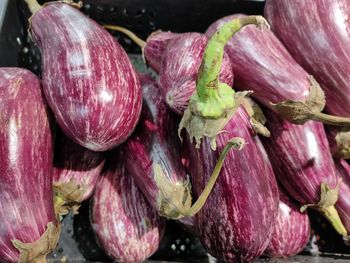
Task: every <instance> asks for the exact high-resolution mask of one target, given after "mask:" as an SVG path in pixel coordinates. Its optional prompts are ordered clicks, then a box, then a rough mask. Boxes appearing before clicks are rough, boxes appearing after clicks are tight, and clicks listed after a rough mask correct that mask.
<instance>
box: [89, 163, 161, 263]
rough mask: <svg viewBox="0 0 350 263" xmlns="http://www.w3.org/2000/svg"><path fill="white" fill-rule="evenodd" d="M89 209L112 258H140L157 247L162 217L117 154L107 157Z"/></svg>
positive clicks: (126, 259) (100, 240)
mask: <svg viewBox="0 0 350 263" xmlns="http://www.w3.org/2000/svg"><path fill="white" fill-rule="evenodd" d="M116 157H117V158H116ZM91 213H92V214H91V219H92V227H93V229H94V231H95V233H96V235H97V238H98V240H99V243H100V244H101V246H102V247H103V248H104V250H105V251H106V252H107V254H108V255H109V256H110V257H112V258H113V259H114V260H116V261H118V262H142V261H144V260H146V259H147V258H148V257H150V256H151V255H152V254H153V253H154V252H155V251H156V250H157V249H158V246H159V242H160V240H161V238H162V236H163V233H164V229H165V220H163V219H162V218H160V217H159V216H158V215H157V211H156V210H154V209H153V208H152V207H151V206H150V205H149V203H148V202H147V200H146V199H145V197H144V196H143V194H142V192H141V191H140V190H139V188H138V187H137V185H136V183H135V181H134V179H133V177H132V176H131V175H130V174H129V172H128V171H127V170H126V168H125V165H124V164H123V163H122V161H121V158H120V157H119V156H114V158H113V159H111V160H110V164H109V166H108V167H107V168H106V171H105V173H104V175H103V176H102V177H101V178H100V179H99V181H98V182H97V185H96V190H95V193H94V195H93V203H92V209H91Z"/></svg>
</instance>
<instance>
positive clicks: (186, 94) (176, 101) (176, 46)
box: [159, 33, 233, 115]
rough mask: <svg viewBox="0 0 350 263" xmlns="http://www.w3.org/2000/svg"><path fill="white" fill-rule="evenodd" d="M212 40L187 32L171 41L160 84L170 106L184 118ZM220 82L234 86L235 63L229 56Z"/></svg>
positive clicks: (221, 73)
mask: <svg viewBox="0 0 350 263" xmlns="http://www.w3.org/2000/svg"><path fill="white" fill-rule="evenodd" d="M207 42H208V39H207V37H206V36H205V35H203V34H200V33H184V34H181V36H179V37H176V38H173V39H171V40H169V42H168V44H167V48H166V50H165V53H164V56H163V59H162V64H161V69H160V72H159V85H160V88H161V90H162V92H163V95H164V98H165V100H166V102H167V104H168V105H169V107H170V108H171V109H172V110H173V111H174V112H176V113H177V114H180V115H183V113H184V111H185V109H186V108H187V106H188V102H189V99H190V97H191V96H192V94H193V93H194V91H195V90H196V81H197V77H198V73H199V68H200V65H201V63H202V57H203V53H204V50H205V47H206V45H207ZM219 79H220V81H221V82H224V83H227V84H228V85H229V86H232V85H233V72H232V68H231V62H230V61H229V58H228V56H227V55H226V54H225V55H224V58H223V62H222V67H221V71H220V76H219Z"/></svg>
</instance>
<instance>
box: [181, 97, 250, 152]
mask: <svg viewBox="0 0 350 263" xmlns="http://www.w3.org/2000/svg"><path fill="white" fill-rule="evenodd" d="M248 94H250V91H243V92H236V93H235V102H236V104H235V106H234V107H233V108H232V109H230V110H228V111H227V112H226V113H225V115H223V116H222V117H220V118H216V119H213V118H206V117H203V116H201V115H198V114H196V113H193V112H192V111H191V110H190V108H187V109H186V110H185V112H184V115H183V117H182V119H181V121H180V124H179V129H178V135H179V137H180V138H181V131H182V129H184V128H185V129H186V131H187V132H188V134H189V137H190V140H191V142H192V139H193V138H194V139H195V141H196V147H197V148H199V147H200V143H201V139H202V138H204V137H208V138H209V140H210V146H211V148H212V150H213V151H215V150H216V137H217V135H219V134H220V133H222V132H225V131H223V129H224V127H225V126H226V124H227V123H228V122H229V121H230V119H231V118H232V116H233V115H234V114H235V113H236V110H237V108H238V107H239V106H240V104H241V101H242V99H243V98H244V97H245V96H247V95H248Z"/></svg>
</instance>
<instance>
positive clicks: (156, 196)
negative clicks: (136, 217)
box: [123, 75, 191, 218]
mask: <svg viewBox="0 0 350 263" xmlns="http://www.w3.org/2000/svg"><path fill="white" fill-rule="evenodd" d="M140 80H141V83H142V93H143V100H144V101H143V108H142V113H141V118H140V122H139V124H138V126H137V128H136V130H135V132H134V133H133V134H132V136H131V137H130V138H129V139H128V140H127V141H126V142H125V144H123V149H124V155H123V160H124V162H125V165H126V167H127V169H128V171H129V173H130V174H131V175H132V176H133V177H134V179H135V181H136V183H137V185H138V186H139V187H140V189H141V191H142V192H143V194H144V195H145V197H146V198H147V200H148V201H149V203H150V204H151V205H152V206H153V207H154V208H155V209H156V210H157V211H158V212H159V213H160V215H162V216H165V217H168V218H172V217H173V216H174V215H173V213H174V211H172V206H173V204H174V203H177V202H179V201H178V200H180V203H181V202H182V201H183V204H184V206H185V207H187V208H189V207H190V206H191V189H190V184H189V181H188V178H187V175H186V172H185V169H184V167H183V166H182V163H181V156H180V145H181V143H180V139H179V138H178V136H177V125H178V121H177V118H176V116H175V115H174V113H172V112H171V111H170V110H169V109H168V107H167V106H166V104H165V103H164V101H163V98H162V96H161V95H160V94H159V86H158V85H157V84H156V82H155V81H154V80H153V79H152V78H150V77H149V76H148V75H141V76H140ZM158 168H160V171H161V173H157V169H158ZM164 185H166V186H168V187H169V188H167V189H164V188H163V186H164ZM167 190H171V191H170V192H169V191H167ZM166 203H169V204H170V206H169V205H166Z"/></svg>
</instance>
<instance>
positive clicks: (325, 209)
mask: <svg viewBox="0 0 350 263" xmlns="http://www.w3.org/2000/svg"><path fill="white" fill-rule="evenodd" d="M340 182H341V179H339V181H338V185H337V186H336V187H335V188H330V187H329V186H328V185H327V184H326V183H322V184H321V195H320V196H321V198H320V201H319V202H318V203H317V204H307V205H303V206H302V207H301V208H300V212H302V213H303V212H305V211H306V209H307V208H309V207H310V208H313V209H315V210H317V211H319V212H320V213H321V214H322V215H323V216H324V217H325V218H326V219H327V220H328V221H329V222H330V223H331V224H332V226H333V227H334V229H335V230H336V231H337V232H338V234H340V235H342V236H343V237H346V236H347V235H348V233H347V230H346V228H345V227H344V225H343V223H342V221H341V219H340V217H339V214H338V211H337V210H336V208H335V206H334V205H335V203H336V202H337V201H338V192H339V184H340Z"/></svg>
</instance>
